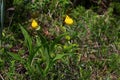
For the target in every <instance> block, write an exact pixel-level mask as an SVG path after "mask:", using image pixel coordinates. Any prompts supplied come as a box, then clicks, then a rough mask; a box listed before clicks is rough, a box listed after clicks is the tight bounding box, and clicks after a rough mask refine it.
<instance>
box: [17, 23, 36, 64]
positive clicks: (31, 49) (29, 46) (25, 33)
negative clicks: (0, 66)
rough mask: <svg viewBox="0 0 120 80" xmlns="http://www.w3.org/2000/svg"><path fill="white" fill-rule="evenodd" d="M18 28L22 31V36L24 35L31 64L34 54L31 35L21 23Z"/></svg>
mask: <svg viewBox="0 0 120 80" xmlns="http://www.w3.org/2000/svg"><path fill="white" fill-rule="evenodd" d="M19 25H20V24H19ZM20 29H21V31H22V33H23V36H24V38H25V42H26V45H27V48H28V50H29V53H30V55H29V58H28V59H29V62H30V64H31V62H32V60H33V58H34V55H35V52H34V49H33V47H32V39H31V37H30V36H29V34H28V32H27V31H26V30H25V29H24V28H23V27H22V26H21V25H20Z"/></svg>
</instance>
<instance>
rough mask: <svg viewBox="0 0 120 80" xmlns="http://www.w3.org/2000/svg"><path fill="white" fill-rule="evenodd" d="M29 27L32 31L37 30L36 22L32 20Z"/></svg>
mask: <svg viewBox="0 0 120 80" xmlns="http://www.w3.org/2000/svg"><path fill="white" fill-rule="evenodd" d="M31 27H32V28H33V29H37V28H38V23H37V21H36V20H34V19H33V20H32V24H31Z"/></svg>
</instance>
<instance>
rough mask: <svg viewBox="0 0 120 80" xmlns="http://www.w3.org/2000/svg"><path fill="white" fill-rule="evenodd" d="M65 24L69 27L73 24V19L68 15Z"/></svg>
mask: <svg viewBox="0 0 120 80" xmlns="http://www.w3.org/2000/svg"><path fill="white" fill-rule="evenodd" d="M65 23H66V24H68V25H71V24H73V19H72V18H70V17H69V16H68V15H66V18H65Z"/></svg>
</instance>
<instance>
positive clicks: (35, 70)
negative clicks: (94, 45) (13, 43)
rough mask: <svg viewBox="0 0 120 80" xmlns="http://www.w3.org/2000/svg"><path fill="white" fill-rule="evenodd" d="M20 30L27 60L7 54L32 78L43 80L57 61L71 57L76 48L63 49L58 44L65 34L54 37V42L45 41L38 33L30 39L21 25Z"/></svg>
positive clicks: (69, 46) (71, 45)
mask: <svg viewBox="0 0 120 80" xmlns="http://www.w3.org/2000/svg"><path fill="white" fill-rule="evenodd" d="M20 28H21V31H22V33H23V35H24V38H25V43H26V46H27V48H28V52H29V55H28V58H27V59H26V60H25V59H22V58H21V56H20V55H19V54H14V53H11V52H9V55H10V56H12V57H13V58H14V59H16V60H19V61H20V62H21V63H22V64H24V66H25V68H26V69H27V71H28V74H29V75H32V76H34V78H36V77H38V76H41V78H43V79H45V77H46V76H47V74H48V73H49V71H50V69H51V68H52V67H53V65H54V64H55V63H56V61H57V60H61V59H63V58H64V57H66V56H69V55H73V53H74V51H75V50H76V49H74V47H75V46H76V45H75V44H74V45H73V44H67V46H68V47H67V46H66V47H63V46H62V44H59V41H60V40H61V39H62V38H63V37H64V36H65V35H66V34H67V33H64V34H61V35H60V36H58V37H56V38H55V40H47V39H46V37H44V36H43V35H42V34H41V33H40V32H38V35H37V36H36V37H35V38H32V37H31V36H30V35H29V34H28V32H27V31H26V30H25V29H24V28H23V27H22V26H21V25H20ZM33 39H35V40H33ZM33 41H35V42H33ZM56 50H58V51H56ZM36 75H38V76H36Z"/></svg>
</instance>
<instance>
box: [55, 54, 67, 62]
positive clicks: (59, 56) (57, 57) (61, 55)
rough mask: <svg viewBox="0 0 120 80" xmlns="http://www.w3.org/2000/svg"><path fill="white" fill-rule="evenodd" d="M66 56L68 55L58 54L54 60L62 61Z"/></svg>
mask: <svg viewBox="0 0 120 80" xmlns="http://www.w3.org/2000/svg"><path fill="white" fill-rule="evenodd" d="M66 55H68V54H56V57H55V58H54V59H53V61H56V60H58V59H62V58H63V57H64V56H66Z"/></svg>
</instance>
